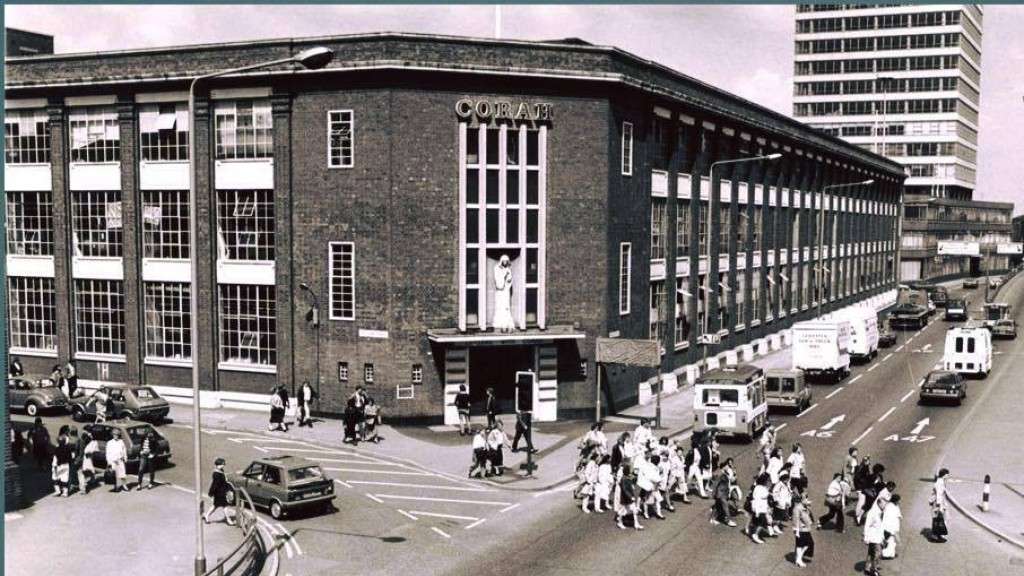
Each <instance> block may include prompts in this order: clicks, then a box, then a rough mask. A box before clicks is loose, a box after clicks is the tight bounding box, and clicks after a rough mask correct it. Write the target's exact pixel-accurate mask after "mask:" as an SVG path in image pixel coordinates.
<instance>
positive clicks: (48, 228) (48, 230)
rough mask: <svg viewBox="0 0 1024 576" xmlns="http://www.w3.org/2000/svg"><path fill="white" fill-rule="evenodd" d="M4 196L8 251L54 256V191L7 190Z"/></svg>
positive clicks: (29, 254)
mask: <svg viewBox="0 0 1024 576" xmlns="http://www.w3.org/2000/svg"><path fill="white" fill-rule="evenodd" d="M6 195H7V253H8V254H17V255H19V256H52V255H53V194H52V193H50V192H10V191H8V192H7V193H6Z"/></svg>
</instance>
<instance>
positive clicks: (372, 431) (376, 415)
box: [363, 396, 380, 444]
mask: <svg viewBox="0 0 1024 576" xmlns="http://www.w3.org/2000/svg"><path fill="white" fill-rule="evenodd" d="M378 424H380V406H378V405H377V401H376V400H374V399H373V396H369V397H367V398H366V405H365V406H363V440H365V441H367V442H373V443H374V444H376V443H377V442H380V435H378V434H377V425H378Z"/></svg>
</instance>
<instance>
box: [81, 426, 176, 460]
mask: <svg viewBox="0 0 1024 576" xmlns="http://www.w3.org/2000/svg"><path fill="white" fill-rule="evenodd" d="M83 428H84V429H85V431H86V432H88V433H89V435H90V436H92V437H93V439H94V440H96V443H97V444H99V450H98V451H97V452H94V453H93V455H92V463H93V464H94V465H95V466H96V467H97V468H106V467H107V453H106V450H107V442H109V441H110V439H111V438H113V437H114V430H118V431H120V432H121V439H122V440H124V445H125V448H126V449H127V451H128V462H127V468H130V469H135V470H138V466H139V450H141V449H142V441H143V440H144V439H145V438H146V435H147V434H149V433H150V432H153V433H155V434H156V446H152V445H150V449H151V450H152V451H153V462H154V463H155V464H156V465H157V466H162V465H164V464H167V462H169V461H170V459H171V443H170V442H168V441H167V438H165V437H164V435H163V434H161V433H160V431H159V430H157V429H156V428H154V427H153V425H152V424H149V423H148V422H137V421H135V420H107V421H106V422H100V423H98V424H86V425H85V426H83Z"/></svg>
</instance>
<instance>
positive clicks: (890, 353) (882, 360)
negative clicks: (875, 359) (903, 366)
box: [879, 352, 892, 362]
mask: <svg viewBox="0 0 1024 576" xmlns="http://www.w3.org/2000/svg"><path fill="white" fill-rule="evenodd" d="M889 358H892V352H889V353H888V354H886V356H885V358H882V359H881V360H879V362H885V361H886V360H888V359H889Z"/></svg>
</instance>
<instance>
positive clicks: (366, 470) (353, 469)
mask: <svg viewBox="0 0 1024 576" xmlns="http://www.w3.org/2000/svg"><path fill="white" fill-rule="evenodd" d="M324 470H328V471H330V472H359V473H364V474H393V475H401V476H437V474H431V473H430V472H402V471H400V470H369V469H364V468H327V467H324Z"/></svg>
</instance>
